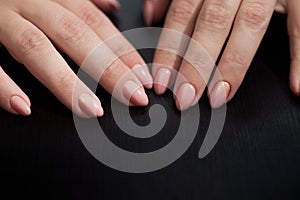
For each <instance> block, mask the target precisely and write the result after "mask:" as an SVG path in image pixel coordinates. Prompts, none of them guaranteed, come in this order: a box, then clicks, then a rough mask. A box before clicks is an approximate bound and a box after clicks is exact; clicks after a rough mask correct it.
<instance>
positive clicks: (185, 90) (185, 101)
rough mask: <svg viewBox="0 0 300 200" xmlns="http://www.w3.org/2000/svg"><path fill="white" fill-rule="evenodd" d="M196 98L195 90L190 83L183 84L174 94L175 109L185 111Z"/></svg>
mask: <svg viewBox="0 0 300 200" xmlns="http://www.w3.org/2000/svg"><path fill="white" fill-rule="evenodd" d="M195 98H196V89H195V87H194V86H193V85H191V84H190V83H184V84H182V85H181V86H180V88H179V90H178V92H177V94H176V107H177V109H178V110H186V109H188V108H189V107H190V106H192V103H193V102H194V100H195Z"/></svg>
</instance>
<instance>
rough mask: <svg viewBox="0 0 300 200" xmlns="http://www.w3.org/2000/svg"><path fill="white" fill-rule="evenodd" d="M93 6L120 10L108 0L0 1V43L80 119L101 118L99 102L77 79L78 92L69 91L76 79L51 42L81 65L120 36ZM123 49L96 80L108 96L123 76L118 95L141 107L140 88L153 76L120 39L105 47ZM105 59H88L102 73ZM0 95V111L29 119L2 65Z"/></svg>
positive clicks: (22, 97) (21, 97)
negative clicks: (122, 54) (95, 51)
mask: <svg viewBox="0 0 300 200" xmlns="http://www.w3.org/2000/svg"><path fill="white" fill-rule="evenodd" d="M105 2H106V3H105ZM107 3H108V4H109V5H107ZM96 6H98V7H100V8H103V10H105V11H108V10H111V9H113V10H116V9H118V8H119V7H118V3H116V1H112V0H110V1H106V0H94V3H92V2H91V1H89V0H26V1H21V0H10V1H7V0H0V44H1V45H3V46H4V47H5V48H6V49H7V50H8V51H9V52H10V53H11V55H12V56H13V57H14V58H15V59H16V60H18V61H19V62H20V63H23V64H24V66H25V67H26V68H27V69H28V70H29V71H30V72H31V73H32V74H33V75H34V76H35V77H36V78H37V79H38V80H39V81H41V82H42V83H43V84H44V85H45V86H46V87H47V88H48V89H49V90H50V91H51V92H52V93H53V94H54V95H55V96H56V97H57V98H58V99H59V100H60V101H61V102H62V103H63V104H64V105H66V106H67V107H68V108H69V109H71V110H72V111H73V112H75V113H76V114H78V115H79V116H81V117H94V116H102V115H103V109H102V107H101V103H100V100H99V99H98V97H97V96H96V95H95V94H94V93H93V92H92V91H90V89H88V87H86V86H85V85H84V83H83V82H81V81H79V84H78V86H79V89H77V88H76V90H77V91H75V90H74V89H75V88H74V87H75V83H76V82H77V81H78V78H77V76H76V74H75V73H74V72H73V71H72V70H71V69H70V67H69V66H68V64H67V63H66V61H65V60H64V59H63V58H62V56H61V55H60V54H59V53H58V51H57V50H56V48H55V47H54V46H53V44H55V46H56V47H57V48H59V49H61V50H62V51H64V52H65V53H66V54H67V55H68V56H69V57H71V58H72V60H74V61H75V62H76V63H77V64H78V65H79V66H81V65H82V63H83V61H84V60H85V59H86V58H87V57H88V55H89V54H90V53H91V52H92V50H93V49H94V48H95V47H97V46H98V45H99V44H101V43H102V42H103V41H105V40H106V39H107V38H110V37H112V36H114V35H118V34H120V33H119V31H118V30H117V29H116V28H115V27H114V25H113V24H112V23H111V22H110V20H109V19H108V18H107V17H106V16H105V14H104V13H103V12H102V11H101V10H99V9H98V8H97V7H96ZM122 48H123V49H124V48H125V49H130V50H132V51H130V53H128V54H126V55H124V56H121V57H120V58H119V57H118V56H116V60H115V61H114V62H113V63H112V64H111V65H110V66H108V67H107V66H106V67H107V68H106V70H105V71H104V73H103V74H102V77H101V79H100V80H97V81H99V83H100V84H101V85H102V86H103V87H104V88H105V89H106V90H107V91H109V92H110V93H112V92H113V91H114V89H115V87H116V84H117V82H118V80H119V79H121V78H122V76H123V75H124V74H127V76H126V80H125V82H124V84H123V85H122V87H123V88H120V90H119V91H120V92H121V93H123V94H120V95H121V96H122V95H123V97H125V98H127V99H128V102H130V104H131V105H136V106H145V105H147V104H148V98H147V96H146V94H145V91H144V88H143V85H144V86H145V87H147V88H151V87H152V77H151V75H150V73H149V71H148V69H147V68H146V65H145V63H144V61H143V59H142V58H141V57H140V55H139V54H138V53H137V52H136V51H135V50H134V48H133V47H132V46H131V45H130V44H129V43H128V42H127V41H126V40H125V38H123V37H121V40H120V41H118V42H117V43H115V46H109V44H108V48H107V49H109V50H111V51H112V52H113V53H114V51H117V50H118V49H122ZM106 55H107V54H106ZM104 56H105V55H99V56H98V57H97V59H96V60H94V61H93V62H94V63H96V64H97V66H99V69H96V70H99V71H101V69H100V68H101V67H102V65H103V63H101V62H102V59H101V58H103V57H104ZM98 58H99V59H98ZM101 64H102V65H101ZM134 67H135V68H134ZM133 68H134V69H133ZM102 70H103V69H102ZM87 72H88V73H89V75H91V76H93V75H94V73H97V72H93V70H89V69H88V70H87ZM76 84H77V83H76ZM0 91H1V93H0V106H1V107H2V108H4V109H5V110H7V111H9V112H11V113H14V114H21V115H25V116H27V115H30V113H31V110H30V100H29V98H28V96H27V95H26V94H25V93H24V92H23V91H22V90H21V89H20V88H19V87H18V86H17V85H16V84H15V83H14V81H13V80H11V79H10V77H9V76H8V75H7V74H6V73H5V72H4V71H3V69H2V68H1V67H0ZM117 98H119V96H117Z"/></svg>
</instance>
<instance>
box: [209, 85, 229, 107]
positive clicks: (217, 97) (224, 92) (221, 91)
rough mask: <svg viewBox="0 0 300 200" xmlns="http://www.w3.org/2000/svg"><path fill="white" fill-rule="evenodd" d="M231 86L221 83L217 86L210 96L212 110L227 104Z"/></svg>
mask: <svg viewBox="0 0 300 200" xmlns="http://www.w3.org/2000/svg"><path fill="white" fill-rule="evenodd" d="M230 90H231V88H230V84H229V83H227V82H224V81H221V82H219V83H217V84H216V85H215V87H214V88H213V90H212V92H211V94H210V105H211V107H212V108H219V107H221V106H222V105H224V104H225V103H226V102H227V98H228V96H229V93H230Z"/></svg>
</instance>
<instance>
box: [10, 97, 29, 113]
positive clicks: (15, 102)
mask: <svg viewBox="0 0 300 200" xmlns="http://www.w3.org/2000/svg"><path fill="white" fill-rule="evenodd" d="M10 105H11V106H12V108H13V109H14V110H15V111H16V112H17V113H19V114H20V115H24V116H28V115H30V113H31V109H30V106H29V105H28V104H27V102H26V101H25V100H24V99H23V98H22V97H20V96H12V97H11V99H10Z"/></svg>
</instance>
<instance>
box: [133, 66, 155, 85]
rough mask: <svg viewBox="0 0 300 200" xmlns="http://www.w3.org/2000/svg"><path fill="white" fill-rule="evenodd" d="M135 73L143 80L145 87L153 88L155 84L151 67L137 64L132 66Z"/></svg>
mask: <svg viewBox="0 0 300 200" xmlns="http://www.w3.org/2000/svg"><path fill="white" fill-rule="evenodd" d="M132 70H133V72H134V74H135V75H136V76H137V77H138V79H139V80H140V81H141V82H142V84H143V85H144V87H146V88H147V89H151V88H152V86H153V78H152V76H151V74H150V72H149V69H148V68H147V67H146V66H143V65H135V66H133V68H132Z"/></svg>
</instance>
